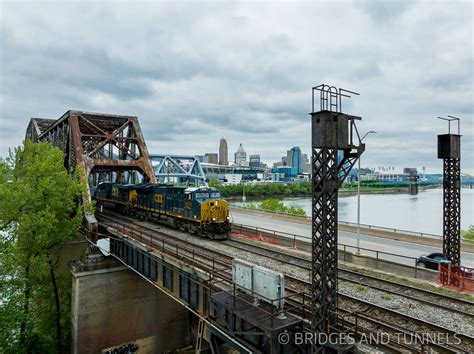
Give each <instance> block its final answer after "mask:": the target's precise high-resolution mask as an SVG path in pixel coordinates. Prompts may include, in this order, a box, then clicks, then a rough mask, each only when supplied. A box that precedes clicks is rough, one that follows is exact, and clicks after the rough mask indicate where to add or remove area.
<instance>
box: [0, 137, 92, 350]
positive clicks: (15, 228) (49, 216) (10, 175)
mask: <svg viewBox="0 0 474 354" xmlns="http://www.w3.org/2000/svg"><path fill="white" fill-rule="evenodd" d="M84 191H85V184H84V183H82V182H80V178H79V175H78V174H75V175H74V176H69V175H68V174H67V171H66V169H65V168H64V155H63V153H62V151H61V150H59V149H57V148H54V147H53V146H51V145H50V144H48V143H46V142H44V143H39V144H34V143H32V142H30V141H26V142H25V144H24V145H23V146H20V147H18V148H16V149H15V150H14V151H11V152H10V156H9V157H8V158H6V159H0V231H1V236H0V245H1V247H0V250H1V251H0V252H1V253H0V278H1V287H0V299H1V302H0V323H1V324H2V325H1V326H0V327H1V329H0V347H1V348H2V350H3V351H4V352H11V353H43V352H44V353H54V352H59V353H60V352H62V351H63V350H64V347H63V344H62V343H64V344H66V343H67V342H68V338H69V327H70V321H69V302H70V278H69V275H68V274H67V272H63V273H60V272H58V271H57V269H56V265H57V262H58V257H59V254H58V247H57V246H58V245H59V244H61V243H64V242H66V241H68V240H71V239H73V238H75V236H76V235H77V231H78V229H79V227H80V226H81V221H82V207H81V206H80V204H79V203H78V200H79V197H80V195H81V193H83V192H84ZM53 329H54V330H53Z"/></svg>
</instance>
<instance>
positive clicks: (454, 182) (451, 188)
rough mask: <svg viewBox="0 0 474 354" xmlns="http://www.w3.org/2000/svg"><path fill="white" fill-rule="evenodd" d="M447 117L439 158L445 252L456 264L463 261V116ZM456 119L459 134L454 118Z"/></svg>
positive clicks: (439, 145)
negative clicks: (461, 128)
mask: <svg viewBox="0 0 474 354" xmlns="http://www.w3.org/2000/svg"><path fill="white" fill-rule="evenodd" d="M438 118H439V119H443V120H446V121H448V134H441V135H438V158H439V159H443V219H444V220H443V253H444V256H445V257H446V258H447V259H448V260H449V261H451V264H453V265H459V264H460V263H461V135H460V119H459V118H456V117H453V116H448V118H443V117H438ZM453 121H457V123H458V124H457V126H458V131H457V134H451V122H453Z"/></svg>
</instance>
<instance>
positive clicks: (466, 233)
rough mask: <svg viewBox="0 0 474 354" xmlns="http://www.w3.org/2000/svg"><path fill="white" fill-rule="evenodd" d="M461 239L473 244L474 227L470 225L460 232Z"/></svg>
mask: <svg viewBox="0 0 474 354" xmlns="http://www.w3.org/2000/svg"><path fill="white" fill-rule="evenodd" d="M461 235H462V237H463V238H464V239H465V240H466V241H467V242H469V243H474V225H470V226H469V228H468V229H467V230H461Z"/></svg>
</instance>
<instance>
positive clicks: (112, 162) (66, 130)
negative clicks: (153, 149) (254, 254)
mask: <svg viewBox="0 0 474 354" xmlns="http://www.w3.org/2000/svg"><path fill="white" fill-rule="evenodd" d="M25 138H26V139H27V140H31V141H33V142H39V141H48V142H49V143H51V144H52V145H54V146H56V147H58V148H60V149H61V150H62V151H63V152H64V165H65V167H66V168H67V170H68V172H69V173H72V172H73V171H74V170H75V169H76V168H78V169H79V170H81V172H82V175H83V177H84V178H85V179H86V180H87V181H88V183H87V185H88V188H87V193H86V194H85V195H84V196H83V202H84V204H88V203H89V202H90V201H91V189H92V188H94V187H95V186H97V185H98V184H99V183H100V182H105V181H109V182H117V183H136V182H139V181H141V182H151V183H156V177H155V173H154V170H153V166H152V164H151V161H150V155H149V153H148V150H147V147H146V144H145V139H144V138H143V134H142V131H141V129H140V125H139V123H138V118H137V117H135V116H126V115H113V114H105V113H91V112H83V111H72V110H70V111H67V112H66V113H64V114H63V115H62V116H61V117H60V118H58V119H45V118H31V120H30V123H29V125H28V128H27V130H26V137H25ZM85 218H86V221H87V224H88V226H89V231H90V234H92V238H94V235H93V234H94V233H95V232H96V227H97V221H96V220H95V217H94V216H93V215H85Z"/></svg>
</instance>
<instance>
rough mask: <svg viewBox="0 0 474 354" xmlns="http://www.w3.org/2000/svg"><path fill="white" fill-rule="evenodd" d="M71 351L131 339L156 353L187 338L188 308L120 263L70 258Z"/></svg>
mask: <svg viewBox="0 0 474 354" xmlns="http://www.w3.org/2000/svg"><path fill="white" fill-rule="evenodd" d="M70 268H71V272H72V306H71V319H72V350H71V351H72V353H101V352H102V350H103V349H106V348H111V347H115V346H118V345H122V344H128V343H135V344H137V345H138V346H139V352H140V353H162V352H165V351H167V350H173V349H177V348H182V347H185V346H186V345H187V343H188V342H189V334H188V333H189V328H188V323H189V318H188V311H187V310H186V309H185V308H183V307H182V306H181V305H180V304H178V303H177V302H175V301H173V300H172V299H171V298H169V297H168V296H167V295H166V294H164V293H162V292H161V291H159V290H158V289H156V288H155V287H154V286H153V285H152V284H150V283H147V282H146V281H144V280H143V278H141V277H140V276H138V275H137V274H136V273H134V272H133V271H131V270H129V269H128V268H127V267H124V266H122V264H121V263H119V262H117V261H114V260H105V261H101V262H97V263H82V262H79V261H75V262H71V263H70Z"/></svg>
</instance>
